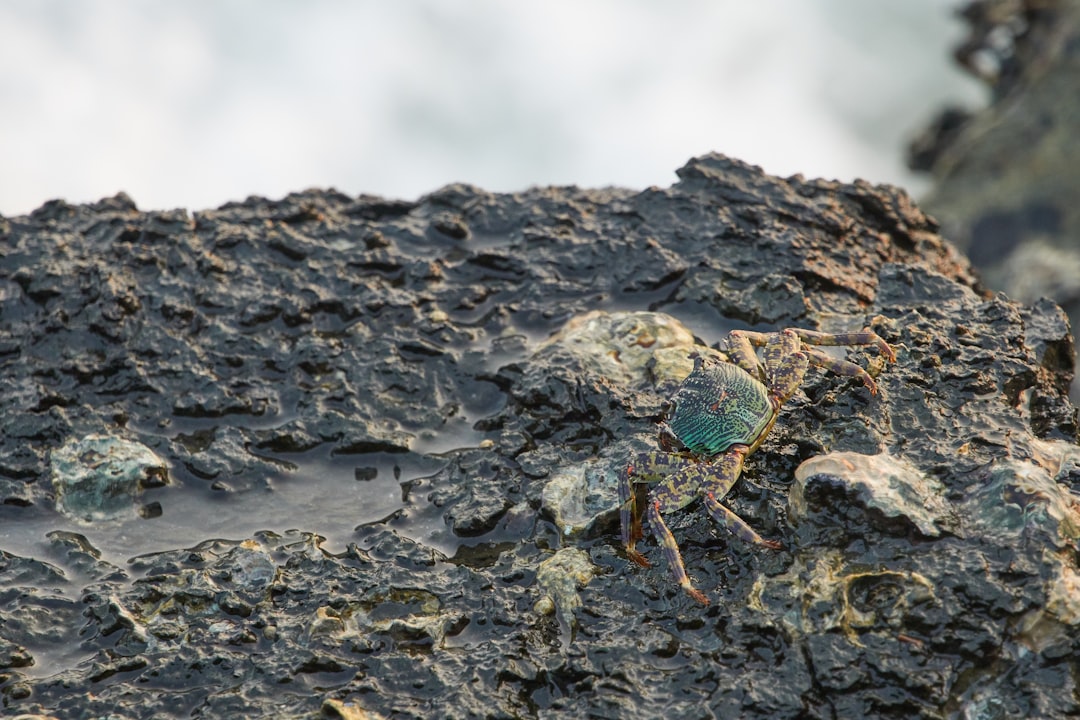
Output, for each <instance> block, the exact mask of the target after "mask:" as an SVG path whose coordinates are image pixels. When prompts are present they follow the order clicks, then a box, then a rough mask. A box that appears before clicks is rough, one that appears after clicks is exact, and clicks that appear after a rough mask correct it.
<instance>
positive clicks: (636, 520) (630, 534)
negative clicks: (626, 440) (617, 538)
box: [619, 451, 694, 567]
mask: <svg viewBox="0 0 1080 720" xmlns="http://www.w3.org/2000/svg"><path fill="white" fill-rule="evenodd" d="M693 464H694V463H693V462H692V461H690V460H688V459H686V458H684V457H681V456H679V455H672V454H670V453H665V452H657V451H653V452H647V453H641V454H640V455H638V456H637V457H636V458H634V461H633V462H632V463H631V464H629V465H627V466H626V469H625V470H623V472H621V473H620V474H619V525H620V527H621V531H622V542H623V547H624V548H626V555H627V557H629V558H630V559H631V560H633V561H634V562H635V563H637V564H638V565H641V566H642V567H649V561H648V560H646V559H645V556H644V555H642V554H641V553H639V552H638V551H637V549H636V545H637V541H638V540H640V539H641V536H642V534H641V514H642V513H641V510H639V509H638V507H637V492H636V490H635V486H636V485H638V484H640V483H656V482H660V481H663V480H665V479H666V480H668V481H670V480H671V477H672V476H673V475H675V474H676V473H677V472H678V471H680V470H684V469H686V468H688V467H690V466H692V465H693ZM693 498H694V495H693V494H692V492H691V494H690V499H691V500H693ZM687 504H689V501H687V502H686V503H684V504H683V505H682V506H680V507H684V506H685V505H687Z"/></svg>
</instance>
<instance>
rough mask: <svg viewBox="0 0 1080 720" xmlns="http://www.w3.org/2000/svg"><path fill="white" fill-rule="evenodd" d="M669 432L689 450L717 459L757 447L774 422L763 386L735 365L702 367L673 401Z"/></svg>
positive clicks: (682, 386)
mask: <svg viewBox="0 0 1080 720" xmlns="http://www.w3.org/2000/svg"><path fill="white" fill-rule="evenodd" d="M671 402H672V405H673V407H672V410H671V413H670V415H669V417H668V427H670V428H671V431H672V432H674V433H675V436H676V437H678V438H679V440H680V441H681V442H682V444H683V445H685V446H686V448H687V449H688V450H690V451H691V452H695V453H700V454H702V455H716V454H717V453H722V452H724V451H725V450H727V449H728V448H729V447H731V446H732V445H736V444H742V445H750V446H754V445H755V444H756V443H757V441H758V440H759V439H760V438H761V436H762V434H763V433H764V432H766V431H767V430H768V429H769V427H770V425H771V424H772V421H773V415H774V412H773V409H772V404H771V403H770V402H769V393H768V390H766V389H765V386H764V385H762V384H761V383H760V382H758V381H757V380H756V379H755V378H752V377H750V375H749V373H747V372H745V371H744V370H742V369H741V368H739V367H736V366H735V365H730V364H728V363H725V362H720V363H714V364H711V365H708V366H702V365H700V364H699V366H698V367H697V368H696V369H695V370H694V372H692V373H690V375H689V376H687V378H686V379H685V380H683V382H682V385H680V386H679V389H678V390H676V391H675V394H674V395H673V396H672V398H671Z"/></svg>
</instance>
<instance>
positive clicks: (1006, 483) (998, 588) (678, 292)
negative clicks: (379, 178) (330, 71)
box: [0, 155, 1080, 718]
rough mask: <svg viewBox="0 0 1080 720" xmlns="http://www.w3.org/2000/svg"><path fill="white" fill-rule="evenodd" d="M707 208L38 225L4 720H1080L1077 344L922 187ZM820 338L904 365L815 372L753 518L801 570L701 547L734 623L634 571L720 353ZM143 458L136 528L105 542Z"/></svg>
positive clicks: (4, 544)
mask: <svg viewBox="0 0 1080 720" xmlns="http://www.w3.org/2000/svg"><path fill="white" fill-rule="evenodd" d="M679 178H680V179H679V182H678V183H676V184H675V185H673V186H672V187H670V188H667V189H657V188H650V189H648V190H644V191H631V190H624V189H609V190H581V189H578V188H539V189H534V190H530V191H527V192H524V193H519V194H509V195H499V194H491V193H486V192H484V191H482V190H479V189H477V188H472V187H467V186H461V185H455V186H450V187H447V188H444V189H443V190H440V191H438V192H436V193H433V194H431V195H428V196H426V197H423V198H421V199H420V200H418V201H416V202H403V201H392V200H385V199H380V198H374V197H366V196H365V197H359V198H352V197H347V196H345V195H342V194H339V193H335V192H318V191H309V192H305V193H298V194H295V195H290V196H289V197H287V198H285V199H283V200H280V201H270V200H265V199H261V198H252V199H249V200H247V201H245V202H243V203H232V204H228V205H226V206H223V207H221V208H219V209H217V210H210V211H205V212H198V213H195V214H192V215H189V214H188V213H186V212H184V211H171V212H140V211H138V210H137V209H136V207H135V205H134V204H133V203H132V202H131V200H130V199H128V198H127V197H125V196H123V195H119V196H117V197H114V198H110V199H106V200H102V201H101V202H99V203H96V204H93V205H86V206H72V205H68V204H66V203H63V202H60V201H56V202H52V203H48V204H46V205H45V206H43V207H42V208H40V209H39V210H37V211H35V212H34V213H32V214H31V215H29V216H25V217H17V218H0V321H2V322H0V362H2V363H3V367H4V370H3V373H2V375H0V383H2V390H3V392H2V393H0V409H2V412H0V427H2V435H0V496H2V498H3V505H2V506H0V523H2V525H0V527H2V529H0V569H2V572H0V587H2V590H0V598H2V600H0V602H2V607H3V622H2V623H0V693H2V695H0V697H2V701H3V705H4V708H5V711H6V712H7V713H13V714H16V715H18V714H20V713H38V714H42V715H52V716H55V717H69V716H83V715H85V716H96V715H106V714H109V715H112V716H114V717H131V718H135V717H149V716H154V717H225V716H234V717H240V716H260V715H273V716H275V717H296V718H301V717H316V716H319V715H322V716H325V717H347V718H351V717H363V715H362V714H361V713H362V712H365V711H366V712H367V713H369V715H368V716H371V717H379V716H382V717H418V718H420V717H430V716H432V714H433V713H436V712H437V713H440V714H445V715H446V716H447V717H470V716H487V717H537V716H541V715H544V714H546V712H548V711H555V710H563V711H567V712H569V713H571V714H573V715H575V716H584V715H590V716H597V717H607V716H611V717H616V716H631V715H633V716H635V717H698V716H708V715H710V714H716V715H719V716H740V717H746V718H757V717H760V718H785V717H790V718H795V717H822V718H831V717H851V716H855V715H858V716H863V717H867V718H879V717H882V718H884V717H905V718H907V717H950V716H965V717H987V718H989V717H996V716H997V715H996V714H995V713H997V712H998V711H999V709H1001V708H1004V709H1005V712H1006V714H1009V713H1012V714H1014V715H1018V716H1044V717H1054V716H1063V715H1067V714H1070V713H1076V712H1080V707H1078V706H1077V702H1076V697H1077V692H1078V688H1077V678H1078V670H1080V668H1078V666H1077V661H1076V657H1077V656H1078V652H1080V647H1078V641H1077V638H1078V637H1080V632H1077V626H1078V624H1080V580H1078V578H1080V574H1078V569H1077V545H1076V542H1077V537H1078V535H1080V513H1078V511H1077V492H1078V484H1080V453H1078V448H1077V445H1076V440H1077V424H1076V417H1077V416H1076V408H1075V407H1073V406H1072V405H1071V404H1070V403H1069V400H1068V397H1067V388H1068V386H1069V383H1070V382H1071V380H1072V374H1073V361H1074V358H1073V354H1072V351H1071V348H1072V344H1071V337H1070V335H1069V329H1068V324H1067V321H1066V319H1065V317H1064V315H1063V313H1062V312H1061V311H1060V309H1059V308H1057V307H1056V306H1055V305H1053V304H1052V303H1049V302H1040V303H1037V304H1035V305H1032V306H1021V305H1018V304H1016V303H1013V302H1011V301H1010V300H1009V299H1008V298H1006V297H1004V296H1000V295H998V296H990V295H987V294H984V293H982V292H981V291H980V289H979V288H978V287H977V286H976V283H975V281H974V279H973V276H972V275H971V273H970V270H969V267H968V264H967V261H966V260H964V259H963V258H962V257H961V256H960V255H959V254H957V253H956V252H955V251H954V250H953V249H952V247H951V246H950V245H949V244H948V243H946V242H945V241H944V240H943V239H942V238H941V237H940V236H939V235H938V234H937V226H936V224H935V222H934V221H933V220H932V219H930V218H928V217H927V216H925V215H924V214H923V213H922V212H921V211H920V210H919V209H918V208H917V207H916V206H915V205H914V204H913V203H912V201H911V200H910V199H909V198H908V197H907V196H906V195H905V194H904V193H903V192H901V191H899V190H896V189H894V188H889V187H881V186H872V185H869V184H865V183H855V184H841V183H833V182H825V181H807V180H805V179H803V178H801V177H794V178H789V179H786V180H785V179H779V178H775V177H770V176H768V175H765V174H763V173H762V172H761V171H760V170H758V169H757V168H753V167H750V166H747V165H744V164H742V163H739V162H737V161H734V160H731V159H729V158H725V157H722V156H719V155H709V156H705V157H702V158H698V159H695V160H693V161H691V162H690V163H689V164H687V165H686V167H684V168H682V169H681V170H680V171H679ZM791 325H794V326H800V327H807V328H815V329H822V330H829V331H836V330H841V329H860V328H862V327H864V326H867V325H869V326H871V327H872V328H873V329H874V330H875V331H876V332H877V333H878V334H880V335H881V336H882V337H883V338H885V340H886V341H888V342H889V343H890V344H891V345H892V347H893V348H895V350H896V353H897V362H896V363H895V364H890V365H887V366H884V367H881V366H878V367H876V368H875V370H876V371H880V374H879V375H878V378H877V382H878V384H879V387H880V391H879V393H878V394H877V395H876V396H871V395H870V394H869V393H868V392H867V390H866V389H865V388H864V387H863V386H862V385H861V384H860V383H858V382H857V381H852V380H849V379H845V378H839V377H835V376H831V375H827V374H824V373H821V372H819V371H812V372H811V373H809V374H808V376H807V380H806V383H805V385H804V388H803V390H801V391H800V392H799V393H797V394H796V396H795V398H793V400H792V401H791V402H790V403H789V404H788V405H787V406H786V407H785V409H784V410H783V412H782V414H781V417H780V420H779V421H778V423H777V426H776V428H775V429H774V431H773V433H772V435H771V436H770V437H769V439H768V440H767V441H766V442H765V443H764V445H763V446H762V447H761V449H760V450H759V451H758V452H757V453H756V454H755V455H753V456H752V457H751V459H750V461H749V462H748V464H747V467H746V470H745V472H744V474H743V479H742V480H741V481H740V482H739V484H738V485H737V486H736V489H735V490H734V491H733V492H732V494H731V495H730V496H729V497H728V498H727V499H726V501H725V502H726V503H727V504H728V505H729V506H730V507H732V508H733V509H734V510H735V511H736V512H737V513H738V514H739V515H740V516H741V517H743V518H745V519H746V520H747V521H748V522H749V523H750V524H751V525H753V526H754V527H755V528H756V529H758V530H759V531H760V532H761V533H762V534H763V535H766V536H767V537H770V538H775V539H778V540H780V541H781V543H782V545H783V547H782V549H780V550H762V549H760V548H756V547H748V546H746V545H745V544H743V543H741V542H739V541H738V540H736V539H734V538H732V537H730V536H728V535H727V534H726V533H724V532H723V531H720V530H718V529H717V528H716V527H714V526H713V525H712V524H711V521H710V520H709V518H708V516H707V515H706V514H705V513H704V512H702V511H701V508H699V507H697V506H692V507H690V508H688V509H687V510H686V511H685V512H683V513H680V514H678V516H676V517H673V518H672V519H671V520H672V522H671V525H672V529H673V531H674V533H675V536H676V538H677V540H678V542H679V544H680V547H681V548H682V550H683V553H684V556H685V559H686V564H687V568H688V570H689V572H690V573H691V575H692V576H693V577H694V579H695V583H696V585H697V587H699V588H701V589H702V590H703V591H704V592H706V594H707V595H708V596H709V597H710V599H711V600H712V604H711V605H710V606H709V607H707V608H706V607H702V606H700V605H698V604H697V603H695V602H693V601H692V600H691V599H690V598H689V597H686V596H685V595H684V594H683V593H682V592H681V591H680V590H679V588H678V587H677V586H676V585H675V584H674V583H673V582H671V580H670V579H669V577H668V575H667V571H666V568H665V567H664V565H663V562H662V557H661V555H660V552H659V550H658V549H657V548H656V546H655V543H652V542H651V541H646V542H644V543H641V545H640V549H642V550H643V551H644V552H645V554H646V556H647V557H649V558H650V559H652V560H653V561H654V565H655V566H654V568H652V569H650V570H643V569H640V568H638V567H636V566H633V565H632V564H630V563H628V562H627V560H626V558H625V557H624V555H623V553H622V549H621V548H620V547H619V541H618V530H617V520H616V513H615V499H614V498H615V493H614V484H613V483H614V475H615V473H616V472H617V470H618V469H619V467H620V466H621V464H622V463H625V462H626V459H627V458H628V457H630V455H631V454H632V453H633V452H635V451H638V450H641V449H644V448H652V447H655V443H656V434H657V433H656V421H657V420H658V419H659V417H660V413H661V407H662V401H663V399H664V396H665V395H666V394H667V393H668V392H670V390H671V389H672V388H673V387H674V385H675V384H676V383H677V382H678V380H679V379H680V374H685V372H686V371H688V368H689V365H688V364H687V362H688V358H689V356H690V354H691V353H694V352H699V353H700V352H710V350H709V349H707V348H706V347H705V346H710V345H715V344H716V343H717V341H718V340H719V339H720V338H721V337H722V336H723V334H724V333H725V332H727V331H728V330H730V329H732V328H736V327H741V328H747V327H753V328H755V329H762V330H765V329H771V328H777V327H783V326H791ZM838 352H840V353H844V352H848V351H846V350H842V349H841V350H839V351H838ZM848 356H849V358H850V359H852V360H853V361H855V362H859V363H860V364H863V365H867V364H868V363H870V362H871V356H872V353H866V352H862V351H850V352H849V353H848ZM87 438H91V439H92V440H91V442H92V443H93V444H92V445H91V446H87V445H85V444H83V445H80V444H79V443H80V442H83V441H86V439H87ZM110 438H111V439H112V440H111V441H110V440H109V439H110ZM109 442H113V443H123V444H122V445H120V447H123V448H125V449H128V448H136V449H137V448H143V449H145V451H146V453H145V454H141V453H140V452H137V451H133V452H131V453H130V454H128V455H125V456H124V457H125V458H129V459H128V460H127V462H126V464H124V465H123V468H124V471H125V472H130V473H133V475H125V476H124V477H125V478H127V477H134V478H136V479H137V480H138V482H134V483H130V482H128V483H125V484H123V485H122V486H121V487H122V488H124V490H123V492H126V493H128V494H129V495H130V504H128V503H126V502H123V501H119V502H118V500H117V497H116V495H115V494H112V495H110V496H109V498H108V510H109V512H108V514H107V515H103V514H100V513H96V512H94V511H93V509H83V510H80V511H79V512H76V513H71V512H65V510H66V508H67V505H66V504H65V503H63V502H61V503H60V504H59V505H58V504H57V501H58V497H57V488H58V487H61V485H58V484H57V480H56V478H55V476H56V474H57V473H58V472H62V473H64V474H69V473H74V470H70V469H69V468H71V467H72V465H73V464H74V465H78V464H79V463H82V464H83V465H85V466H86V467H84V468H81V469H80V471H87V472H85V473H83V474H80V475H79V477H80V485H79V487H80V491H81V490H82V488H83V487H84V483H86V482H87V480H86V479H85V477H86V476H87V475H89V476H90V477H92V476H93V472H94V471H97V472H98V473H99V474H101V475H102V480H103V482H104V480H105V479H106V478H105V473H107V472H109V470H108V469H109V468H113V467H116V465H115V463H116V462H118V461H117V460H116V459H115V458H113V459H112V461H111V462H110V460H109V458H108V457H106V455H107V453H106V452H105V451H104V450H100V448H106V447H114V445H110V444H108V443H109ZM86 447H91V448H95V450H94V451H93V452H89V451H82V452H72V448H86ZM130 458H135V460H131V459H130ZM140 458H145V460H141V459H140ZM132 463H134V465H133V464H132ZM140 463H142V464H140ZM155 463H158V464H157V465H155ZM160 463H164V464H165V467H166V471H165V472H164V473H162V472H161V468H160ZM114 486H115V484H114V485H109V487H114ZM62 497H63V496H61V499H62ZM87 497H91V498H92V497H95V495H94V494H93V492H88V493H87ZM58 508H59V509H58ZM118 508H119V509H118ZM324 538H329V540H324Z"/></svg>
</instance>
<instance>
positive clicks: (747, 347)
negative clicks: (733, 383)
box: [720, 330, 767, 382]
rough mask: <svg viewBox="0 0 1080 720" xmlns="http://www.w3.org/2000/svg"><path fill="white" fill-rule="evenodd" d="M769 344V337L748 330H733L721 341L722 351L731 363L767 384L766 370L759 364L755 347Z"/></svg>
mask: <svg viewBox="0 0 1080 720" xmlns="http://www.w3.org/2000/svg"><path fill="white" fill-rule="evenodd" d="M766 342H767V336H766V335H764V334H762V333H755V332H750V331H748V330H732V331H731V332H729V333H728V334H727V335H725V336H724V339H723V340H722V341H721V343H720V346H721V349H722V350H723V351H724V352H725V353H727V356H728V357H729V358H730V359H731V362H733V363H735V364H736V365H738V366H739V367H741V368H742V369H743V370H745V371H746V372H748V373H750V376H751V377H755V378H757V379H758V380H761V381H762V382H765V368H763V367H762V366H761V363H760V362H758V357H757V353H756V352H755V351H754V346H755V345H757V346H758V347H761V346H763V345H765V343H766Z"/></svg>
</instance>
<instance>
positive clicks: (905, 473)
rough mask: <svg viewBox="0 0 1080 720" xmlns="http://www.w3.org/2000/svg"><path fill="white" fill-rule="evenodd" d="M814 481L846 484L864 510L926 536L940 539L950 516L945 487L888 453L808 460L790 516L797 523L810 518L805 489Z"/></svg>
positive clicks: (800, 470) (797, 478) (797, 479)
mask: <svg viewBox="0 0 1080 720" xmlns="http://www.w3.org/2000/svg"><path fill="white" fill-rule="evenodd" d="M815 482H829V483H832V484H834V485H836V484H839V485H842V486H843V488H844V490H845V491H847V492H848V493H849V494H850V495H852V496H854V497H855V498H856V499H857V501H858V502H859V503H861V504H863V505H864V506H865V507H866V508H869V509H874V510H877V511H879V512H880V513H881V515H883V516H885V517H886V518H904V519H906V520H907V521H908V522H909V523H910V524H911V525H913V526H914V527H915V528H917V529H918V531H919V532H920V533H922V534H923V535H925V536H927V537H938V536H939V535H940V534H941V526H942V525H944V524H947V519H948V517H949V511H948V506H947V503H946V501H945V486H944V485H942V484H941V482H940V481H938V480H937V479H936V478H933V477H930V476H929V475H926V474H924V473H922V472H920V471H919V470H917V469H916V468H914V467H912V466H911V465H909V464H908V463H906V462H903V461H902V460H897V459H896V458H893V457H891V456H889V455H888V454H886V453H879V454H877V455H863V454H861V453H853V452H835V453H829V454H827V455H819V456H817V457H813V458H810V459H809V460H807V461H806V462H804V463H803V464H802V465H800V466H799V467H798V469H796V470H795V484H794V485H792V487H791V493H790V494H789V496H788V508H789V513H790V514H789V516H790V518H791V519H792V521H793V522H795V523H798V522H800V521H801V520H803V519H806V518H807V517H808V516H809V515H810V514H811V513H812V511H811V509H810V508H809V506H808V504H807V501H806V492H807V488H808V487H809V486H810V485H811V484H812V483H815Z"/></svg>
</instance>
